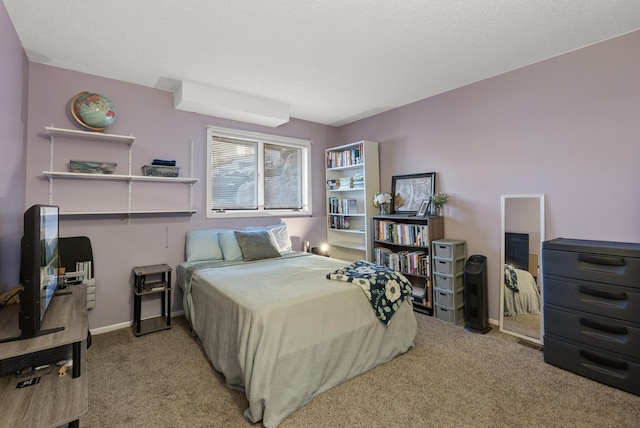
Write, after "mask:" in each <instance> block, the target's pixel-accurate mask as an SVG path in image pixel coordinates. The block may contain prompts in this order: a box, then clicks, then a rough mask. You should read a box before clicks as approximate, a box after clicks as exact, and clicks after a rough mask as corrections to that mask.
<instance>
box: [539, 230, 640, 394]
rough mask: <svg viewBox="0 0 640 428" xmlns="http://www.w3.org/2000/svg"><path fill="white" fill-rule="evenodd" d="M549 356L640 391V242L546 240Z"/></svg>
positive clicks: (546, 348) (558, 363)
mask: <svg viewBox="0 0 640 428" xmlns="http://www.w3.org/2000/svg"><path fill="white" fill-rule="evenodd" d="M542 271H543V278H544V289H543V301H544V360H545V361H546V362H547V363H549V364H553V365H555V366H558V367H561V368H563V369H566V370H569V371H572V372H574V373H577V374H579V375H582V376H585V377H588V378H590V379H593V380H596V381H598V382H602V383H604V384H607V385H610V386H613V387H616V388H619V389H622V390H625V391H628V392H631V393H633V394H637V395H640V244H632V243H621V242H605V241H588V240H577V239H564V238H559V239H554V240H551V241H545V242H544V243H543V244H542Z"/></svg>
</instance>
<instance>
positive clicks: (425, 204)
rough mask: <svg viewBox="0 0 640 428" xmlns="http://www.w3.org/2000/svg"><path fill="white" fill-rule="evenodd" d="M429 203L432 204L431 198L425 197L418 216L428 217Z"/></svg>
mask: <svg viewBox="0 0 640 428" xmlns="http://www.w3.org/2000/svg"><path fill="white" fill-rule="evenodd" d="M429 205H431V199H425V200H424V201H422V203H421V204H420V208H419V209H418V212H417V213H416V217H426V216H427V212H428V211H429Z"/></svg>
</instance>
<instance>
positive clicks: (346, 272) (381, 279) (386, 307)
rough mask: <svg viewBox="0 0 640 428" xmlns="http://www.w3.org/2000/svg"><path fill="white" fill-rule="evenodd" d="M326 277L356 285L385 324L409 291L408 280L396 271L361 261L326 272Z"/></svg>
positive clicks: (407, 295) (410, 288) (410, 287)
mask: <svg viewBox="0 0 640 428" xmlns="http://www.w3.org/2000/svg"><path fill="white" fill-rule="evenodd" d="M327 278H328V279H334V280H337V281H345V282H352V283H354V284H357V285H359V286H360V288H362V291H364V294H366V295H367V298H368V299H369V302H370V303H371V307H372V308H373V311H374V312H375V314H376V316H377V317H378V318H379V319H380V321H382V322H383V323H384V324H385V325H387V324H389V321H391V317H392V316H393V314H394V313H395V312H396V311H397V310H398V308H399V307H400V303H402V301H403V300H404V299H406V298H408V297H411V293H412V292H413V287H412V286H411V283H410V282H409V281H408V280H407V278H405V277H404V275H402V274H401V273H400V272H396V271H394V270H392V269H389V268H387V267H384V266H377V265H375V264H373V263H370V262H367V261H364V260H359V261H357V262H353V263H351V264H350V265H348V266H345V267H344V268H342V269H338V270H337V271H335V272H332V273H328V274H327Z"/></svg>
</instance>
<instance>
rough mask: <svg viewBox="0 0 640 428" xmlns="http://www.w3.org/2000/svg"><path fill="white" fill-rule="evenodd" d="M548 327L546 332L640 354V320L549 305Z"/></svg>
mask: <svg viewBox="0 0 640 428" xmlns="http://www.w3.org/2000/svg"><path fill="white" fill-rule="evenodd" d="M544 329H545V334H551V335H553V336H561V337H564V338H567V339H571V340H574V341H576V342H580V343H585V344H587V345H592V346H596V347H598V348H601V349H604V350H607V351H611V352H616V353H620V354H624V355H627V356H629V357H633V358H640V324H633V323H630V322H627V321H620V320H614V319H612V318H605V317H600V316H597V315H590V314H585V313H579V312H574V311H560V310H557V309H554V308H546V309H545V310H544Z"/></svg>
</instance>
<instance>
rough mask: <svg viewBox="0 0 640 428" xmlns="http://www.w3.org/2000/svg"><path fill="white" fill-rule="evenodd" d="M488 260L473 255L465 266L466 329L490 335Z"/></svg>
mask: <svg viewBox="0 0 640 428" xmlns="http://www.w3.org/2000/svg"><path fill="white" fill-rule="evenodd" d="M488 312H489V302H488V301H487V258H486V257H485V256H481V255H473V256H471V257H469V258H468V259H467V262H466V263H465V265H464V319H465V325H464V328H465V330H467V331H470V332H473V333H482V334H485V333H488V332H489V331H491V327H490V326H489V317H488V315H489V314H488Z"/></svg>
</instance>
